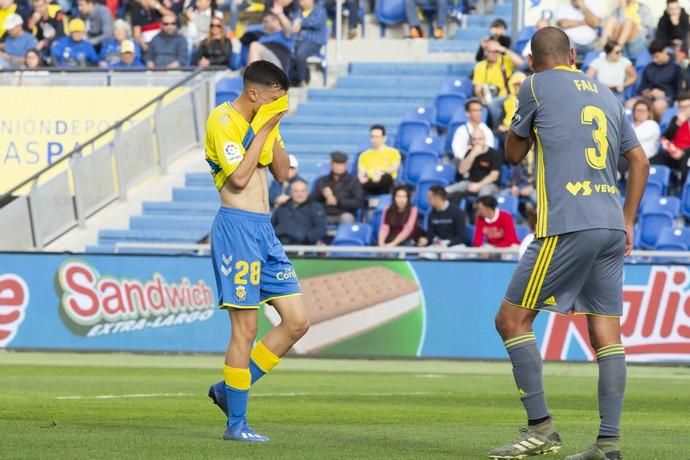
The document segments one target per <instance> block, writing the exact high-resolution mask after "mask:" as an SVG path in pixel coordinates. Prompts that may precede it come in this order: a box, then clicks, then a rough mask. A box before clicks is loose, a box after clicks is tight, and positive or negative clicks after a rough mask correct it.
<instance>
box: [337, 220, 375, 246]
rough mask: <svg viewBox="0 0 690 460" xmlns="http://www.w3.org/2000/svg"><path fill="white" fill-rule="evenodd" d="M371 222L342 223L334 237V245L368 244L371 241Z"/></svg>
mask: <svg viewBox="0 0 690 460" xmlns="http://www.w3.org/2000/svg"><path fill="white" fill-rule="evenodd" d="M371 235H372V229H371V225H369V224H359V223H358V224H340V225H338V230H337V231H336V233H335V238H334V239H333V245H334V246H367V245H369V242H370V241H371Z"/></svg>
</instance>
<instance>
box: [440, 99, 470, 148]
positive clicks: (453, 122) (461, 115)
mask: <svg viewBox="0 0 690 460" xmlns="http://www.w3.org/2000/svg"><path fill="white" fill-rule="evenodd" d="M465 124H467V112H466V111H465V108H464V107H463V108H461V109H458V110H456V111H455V113H454V114H453V117H452V118H451V119H450V122H449V123H448V129H447V130H446V145H445V150H446V153H448V154H449V155H452V154H453V136H455V131H457V129H458V128H459V127H460V126H463V125H465Z"/></svg>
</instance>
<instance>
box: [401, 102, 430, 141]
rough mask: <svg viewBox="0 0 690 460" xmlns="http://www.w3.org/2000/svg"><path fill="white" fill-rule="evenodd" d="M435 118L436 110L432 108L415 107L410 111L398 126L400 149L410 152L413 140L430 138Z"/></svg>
mask: <svg viewBox="0 0 690 460" xmlns="http://www.w3.org/2000/svg"><path fill="white" fill-rule="evenodd" d="M435 118H436V110H435V109H434V108H432V107H415V108H413V109H410V110H408V111H407V112H406V113H405V116H404V117H403V120H402V122H401V123H400V125H399V126H398V135H397V141H396V145H397V146H398V148H399V149H400V150H402V151H403V152H408V151H409V148H410V144H411V143H412V140H413V139H415V138H418V137H421V138H426V137H428V136H429V134H430V131H431V126H432V124H433V123H434V120H435Z"/></svg>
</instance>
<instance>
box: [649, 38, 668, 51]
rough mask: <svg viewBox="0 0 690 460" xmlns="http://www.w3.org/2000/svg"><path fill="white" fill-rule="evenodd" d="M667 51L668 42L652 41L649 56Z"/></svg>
mask: <svg viewBox="0 0 690 460" xmlns="http://www.w3.org/2000/svg"><path fill="white" fill-rule="evenodd" d="M664 50H666V42H665V41H663V40H652V43H650V44H649V54H655V53H661V52H662V51H664Z"/></svg>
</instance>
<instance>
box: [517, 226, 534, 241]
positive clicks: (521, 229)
mask: <svg viewBox="0 0 690 460" xmlns="http://www.w3.org/2000/svg"><path fill="white" fill-rule="evenodd" d="M515 233H517V237H518V240H520V241H522V240H524V239H525V237H526V236H527V235H529V234H530V233H532V230H530V228H529V227H528V226H527V225H516V226H515Z"/></svg>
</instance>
